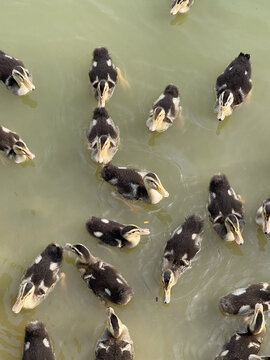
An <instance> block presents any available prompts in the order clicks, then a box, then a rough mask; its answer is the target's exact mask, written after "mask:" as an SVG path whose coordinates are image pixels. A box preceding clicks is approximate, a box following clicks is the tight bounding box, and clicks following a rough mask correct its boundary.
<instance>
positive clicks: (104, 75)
mask: <svg viewBox="0 0 270 360" xmlns="http://www.w3.org/2000/svg"><path fill="white" fill-rule="evenodd" d="M89 78H90V82H91V84H92V86H93V90H94V94H95V98H96V99H97V100H98V106H99V107H100V106H102V107H104V106H105V102H106V101H108V100H109V99H110V98H111V97H112V94H113V92H114V89H115V86H116V84H117V80H118V73H117V69H116V67H115V65H114V63H113V62H112V59H111V57H110V55H109V52H108V50H107V49H106V48H105V47H98V48H96V49H95V50H94V52H93V61H92V65H91V68H90V71H89Z"/></svg>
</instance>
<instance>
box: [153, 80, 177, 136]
mask: <svg viewBox="0 0 270 360" xmlns="http://www.w3.org/2000/svg"><path fill="white" fill-rule="evenodd" d="M179 110H180V97H179V92H178V89H177V87H176V86H174V85H168V86H167V87H166V88H165V90H164V92H163V93H162V94H161V95H160V97H159V98H158V99H157V100H156V101H155V103H154V105H153V108H152V109H151V111H150V114H149V118H148V120H147V121H146V125H147V126H148V128H149V130H150V131H157V132H163V131H165V130H167V129H168V128H169V127H170V126H171V125H172V123H173V121H174V120H175V118H176V117H177V115H178V113H179Z"/></svg>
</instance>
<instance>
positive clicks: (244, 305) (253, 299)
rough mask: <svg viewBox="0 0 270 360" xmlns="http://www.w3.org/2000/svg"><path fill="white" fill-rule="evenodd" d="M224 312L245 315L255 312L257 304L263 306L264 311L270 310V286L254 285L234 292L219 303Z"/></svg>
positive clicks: (263, 284) (266, 284)
mask: <svg viewBox="0 0 270 360" xmlns="http://www.w3.org/2000/svg"><path fill="white" fill-rule="evenodd" d="M219 304H220V307H221V309H222V311H223V312H224V313H225V314H227V315H238V314H239V315H244V314H249V313H251V312H253V311H254V309H255V305H256V304H262V305H263V311H268V310H270V284H269V283H259V284H252V285H249V286H247V287H245V288H240V289H237V290H234V291H233V292H232V293H230V294H228V295H225V296H223V297H222V298H221V299H220V301H219Z"/></svg>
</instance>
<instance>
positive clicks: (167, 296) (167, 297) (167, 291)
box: [163, 286, 171, 304]
mask: <svg viewBox="0 0 270 360" xmlns="http://www.w3.org/2000/svg"><path fill="white" fill-rule="evenodd" d="M170 301H171V286H169V287H168V288H167V289H165V288H164V295H163V302H164V304H169V303H170Z"/></svg>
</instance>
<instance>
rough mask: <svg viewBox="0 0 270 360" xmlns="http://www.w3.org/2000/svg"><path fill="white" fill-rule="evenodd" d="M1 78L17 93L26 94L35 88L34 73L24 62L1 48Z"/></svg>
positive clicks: (9, 88)
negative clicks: (30, 71) (31, 72)
mask: <svg viewBox="0 0 270 360" xmlns="http://www.w3.org/2000/svg"><path fill="white" fill-rule="evenodd" d="M0 80H1V81H3V83H4V84H5V85H6V87H7V89H8V90H10V91H11V92H12V93H13V94H15V95H26V94H27V93H28V92H29V91H33V90H35V85H34V84H33V83H32V75H31V74H30V73H29V71H28V70H27V69H26V68H25V66H24V64H23V62H22V61H21V60H18V59H16V58H14V57H13V56H10V55H7V54H5V53H4V51H2V50H0Z"/></svg>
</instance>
